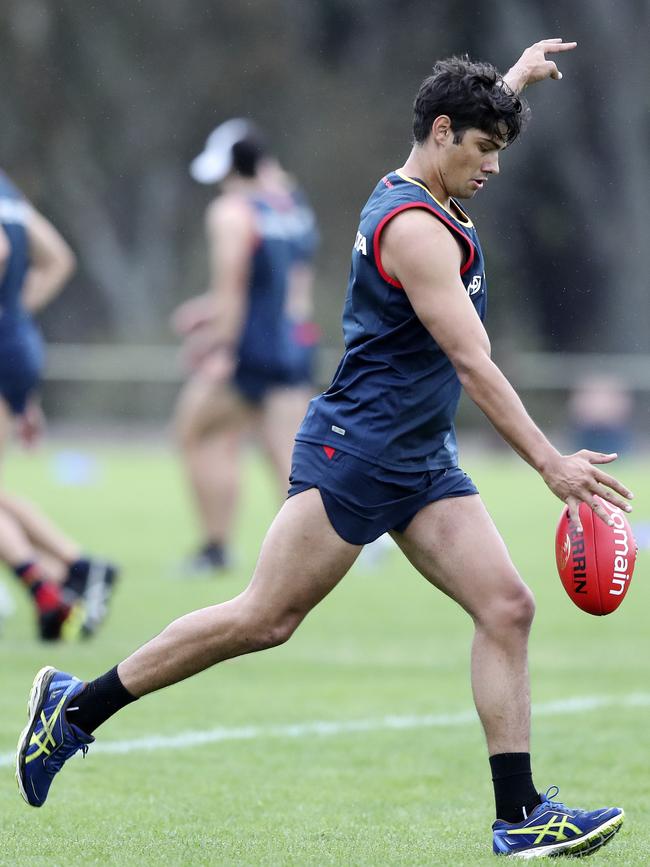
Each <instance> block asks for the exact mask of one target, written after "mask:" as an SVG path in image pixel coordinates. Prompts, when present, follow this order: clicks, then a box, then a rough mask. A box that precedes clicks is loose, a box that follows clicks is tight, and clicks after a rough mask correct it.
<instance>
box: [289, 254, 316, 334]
mask: <svg viewBox="0 0 650 867" xmlns="http://www.w3.org/2000/svg"><path fill="white" fill-rule="evenodd" d="M313 288H314V268H313V267H312V265H310V264H309V262H296V263H295V264H294V265H293V266H292V267H291V270H290V271H289V281H288V286H287V316H288V317H289V319H290V320H291V321H292V322H307V321H308V320H309V319H311V317H312V316H313V313H314V293H313Z"/></svg>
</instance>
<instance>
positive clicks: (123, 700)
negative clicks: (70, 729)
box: [66, 666, 137, 735]
mask: <svg viewBox="0 0 650 867" xmlns="http://www.w3.org/2000/svg"><path fill="white" fill-rule="evenodd" d="M136 698H137V696H135V695H131V693H130V692H129V691H128V690H127V689H126V688H125V687H124V685H123V683H122V681H121V680H120V678H119V675H118V673H117V666H115V668H111V670H110V671H107V672H106V674H102V676H101V677H98V678H97V680H92V681H90V683H88V684H86V688H85V689H84V690H83V691H82V692H80V693H79V695H78V696H77V697H76V698H75V699H74V701H73V703H72V706H71V707H69V708H68V709H67V711H66V716H67V719H68V722H70V723H74V725H76V726H78V727H79V728H80V729H81V730H82V731H83V732H85V733H86V734H87V735H91V734H92V733H93V732H94V731H95V729H96V728H98V727H99V726H100V725H101V724H102V723H105V722H106V720H107V719H109V717H112V716H113V714H114V713H117V712H118V710H121V709H122V708H123V707H126V705H127V704H131V702H132V701H135V700H136Z"/></svg>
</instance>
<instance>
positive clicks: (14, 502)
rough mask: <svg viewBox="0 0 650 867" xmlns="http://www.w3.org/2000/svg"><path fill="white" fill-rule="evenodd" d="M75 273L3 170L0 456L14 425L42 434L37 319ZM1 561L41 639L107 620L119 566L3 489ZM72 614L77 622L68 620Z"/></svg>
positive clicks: (55, 236)
mask: <svg viewBox="0 0 650 867" xmlns="http://www.w3.org/2000/svg"><path fill="white" fill-rule="evenodd" d="M74 267H75V257H74V254H73V253H72V250H71V249H70V248H69V247H68V245H67V243H66V242H65V240H64V239H63V238H62V237H61V235H60V234H59V233H58V231H57V230H56V229H55V228H54V226H53V225H52V224H51V223H50V222H49V220H47V219H46V218H45V217H44V216H43V215H42V214H40V213H38V211H36V209H35V208H33V207H32V206H31V205H30V204H29V202H28V201H27V200H26V199H25V198H24V196H23V195H22V193H21V192H20V191H19V190H18V189H17V188H16V186H15V185H14V184H13V183H12V182H11V181H10V180H9V178H8V177H7V176H6V175H4V174H3V173H2V172H0V456H1V457H4V454H1V453H3V452H4V450H5V448H6V446H7V444H8V440H9V438H10V436H11V433H12V430H13V429H14V427H17V429H18V433H19V434H20V436H21V438H22V439H23V440H24V441H25V443H26V444H27V445H30V444H32V443H33V442H34V441H35V440H36V439H37V438H38V435H39V433H40V432H41V427H42V421H43V417H42V413H41V410H40V406H39V403H38V396H37V391H38V387H39V385H40V379H41V373H42V367H43V343H42V338H41V334H40V331H39V329H38V327H37V325H36V323H35V322H34V318H33V317H34V314H36V313H37V312H38V311H40V310H41V309H43V307H45V306H46V305H47V304H48V303H49V302H50V301H51V300H52V299H53V298H54V297H56V295H57V294H58V293H59V292H60V291H61V289H62V288H63V286H64V284H65V282H66V280H67V279H68V278H69V277H70V275H71V274H72V272H73V270H74ZM0 561H2V562H4V563H6V564H7V566H9V567H10V568H11V570H12V571H13V572H14V574H15V575H16V577H17V578H18V579H19V581H20V582H21V583H22V584H23V585H24V587H25V588H26V589H27V590H28V592H29V593H30V595H31V597H32V599H33V602H34V607H35V609H36V616H37V623H38V634H39V637H40V638H42V639H44V640H56V639H58V638H60V637H61V632H62V629H64V626H65V627H69V626H71V625H74V628H75V631H78V630H79V629H81V631H82V633H83V634H84V635H86V636H88V635H91V634H92V633H93V632H95V630H96V629H97V627H98V626H99V625H100V623H101V622H102V620H103V619H104V616H105V614H106V608H107V603H108V599H109V597H110V595H111V592H112V589H113V584H114V580H115V576H116V569H115V567H114V566H112V565H111V564H109V563H106V562H104V561H100V560H96V559H89V558H88V557H85V556H83V555H82V552H81V548H80V547H79V545H78V544H77V543H76V542H75V541H73V540H72V539H70V538H68V536H67V535H65V534H64V533H63V532H62V531H61V530H60V529H59V528H58V527H56V526H55V525H54V524H53V523H52V522H51V521H50V520H49V519H48V518H46V517H45V515H43V514H42V513H41V512H40V511H39V510H38V509H37V508H36V506H34V504H33V503H30V502H28V501H27V500H24V499H22V498H18V497H16V496H14V495H12V494H9V493H8V492H6V491H4V490H3V489H1V488H0ZM82 609H83V610H82ZM73 613H74V614H76V613H79V614H80V617H75V618H71V614H73ZM72 619H74V621H75V623H74V624H71V620H72Z"/></svg>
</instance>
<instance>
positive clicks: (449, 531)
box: [392, 496, 534, 755]
mask: <svg viewBox="0 0 650 867" xmlns="http://www.w3.org/2000/svg"><path fill="white" fill-rule="evenodd" d="M392 535H393V537H394V539H395V541H396V542H397V544H398V545H399V546H400V547H401V548H402V550H403V551H404V553H405V554H406V556H407V557H408V558H409V560H410V561H411V563H413V565H414V566H415V568H416V569H417V570H418V571H419V572H420V573H421V574H422V575H424V577H425V578H427V579H428V580H429V581H430V582H431V583H432V584H434V585H435V586H436V587H438V588H440V589H441V590H442V591H444V592H445V593H446V594H447V595H448V596H451V598H452V599H455V600H456V602H458V603H459V604H460V605H462V607H463V608H464V609H465V610H466V611H467V613H468V614H469V615H470V616H471V617H472V619H473V620H474V626H475V634H474V643H473V646H472V689H473V692H474V701H475V703H476V708H477V711H478V714H479V717H480V719H481V723H482V724H483V728H484V730H485V736H486V740H487V744H488V750H489V753H490V755H494V754H495V753H507V752H529V751H530V749H529V743H530V686H529V680H528V662H527V647H528V634H529V631H530V625H531V623H532V619H533V615H534V602H533V597H532V594H531V592H530V590H529V589H528V588H527V587H526V585H525V584H524V583H523V582H522V581H521V579H520V578H519V576H518V574H517V572H516V570H515V567H514V566H513V564H512V562H511V560H510V557H509V555H508V552H507V550H506V547H505V544H504V542H503V540H502V539H501V536H500V535H499V533H498V531H497V529H496V527H495V526H494V524H493V522H492V520H491V518H490V516H489V515H488V513H487V511H486V509H485V507H484V505H483V503H482V502H481V499H480V497H478V496H470V497H457V498H453V499H447V500H440V501H439V502H437V503H431V504H430V505H428V506H426V507H425V508H424V509H422V511H421V512H419V513H418V514H417V515H416V516H415V518H414V519H413V521H412V522H411V523H410V524H409V526H408V527H407V529H406V531H405V532H404V533H394V534H392Z"/></svg>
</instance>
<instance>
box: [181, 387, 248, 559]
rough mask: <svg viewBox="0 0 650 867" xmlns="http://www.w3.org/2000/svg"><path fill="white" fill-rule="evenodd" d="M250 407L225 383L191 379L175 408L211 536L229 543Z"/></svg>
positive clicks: (184, 454)
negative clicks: (241, 449)
mask: <svg viewBox="0 0 650 867" xmlns="http://www.w3.org/2000/svg"><path fill="white" fill-rule="evenodd" d="M248 415H249V411H248V407H247V406H246V404H245V403H244V402H243V401H242V400H241V398H240V397H239V396H238V395H237V394H236V393H235V392H234V391H233V390H232V389H230V388H229V386H227V385H224V384H221V385H219V384H216V383H214V382H212V381H211V380H209V379H207V378H203V377H196V378H194V379H192V380H190V381H189V382H188V383H187V384H186V386H185V388H184V389H183V391H182V393H181V396H180V399H179V401H178V404H177V408H176V418H175V426H176V434H177V440H178V443H179V445H180V449H181V454H182V457H183V463H184V466H185V470H186V473H187V478H188V481H189V485H190V490H191V492H192V495H193V498H194V502H195V504H196V508H197V513H198V517H199V521H200V524H201V528H202V531H203V534H204V537H205V539H206V540H211V541H215V542H222V543H226V542H228V540H229V539H230V537H231V535H232V528H233V522H234V516H235V510H236V506H237V501H238V497H239V479H240V447H241V435H242V431H243V429H244V427H245V425H246V422H247V419H248Z"/></svg>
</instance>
